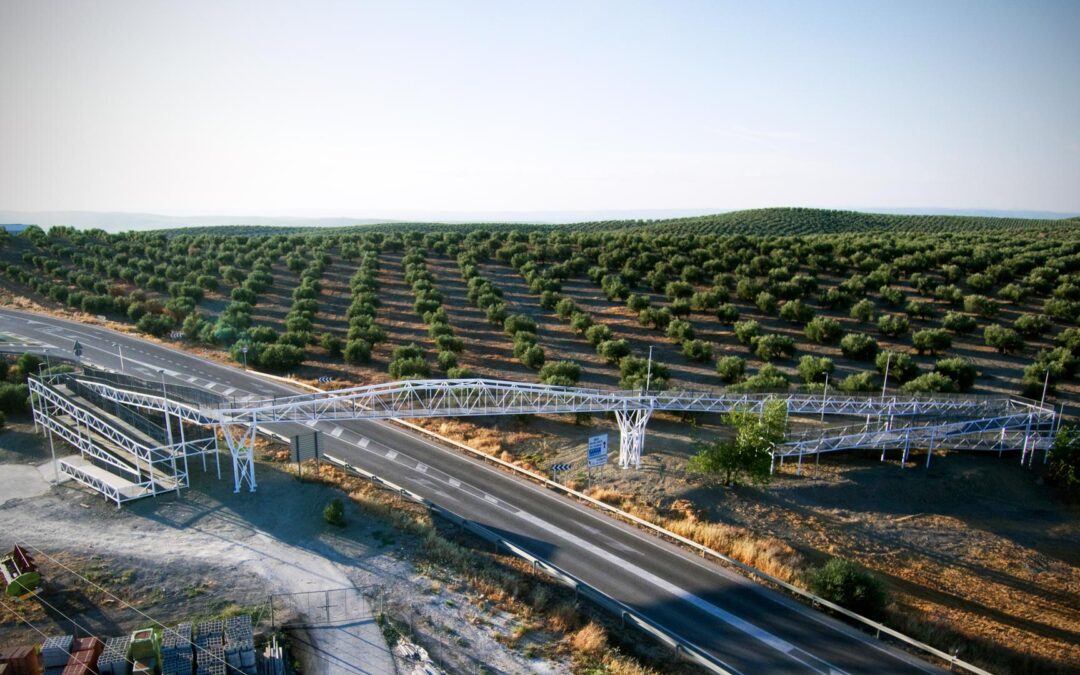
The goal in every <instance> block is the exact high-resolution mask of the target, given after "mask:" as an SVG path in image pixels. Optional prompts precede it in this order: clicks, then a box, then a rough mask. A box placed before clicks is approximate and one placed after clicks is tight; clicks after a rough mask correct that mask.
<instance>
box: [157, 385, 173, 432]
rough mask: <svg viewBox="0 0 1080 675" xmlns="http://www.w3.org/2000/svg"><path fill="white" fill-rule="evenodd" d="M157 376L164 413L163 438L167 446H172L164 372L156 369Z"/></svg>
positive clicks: (167, 393)
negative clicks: (166, 441)
mask: <svg viewBox="0 0 1080 675" xmlns="http://www.w3.org/2000/svg"><path fill="white" fill-rule="evenodd" d="M158 374H159V375H161V398H162V400H163V404H162V406H161V407H162V408H163V409H164V411H165V437H166V438H167V439H169V445H170V446H172V444H173V438H172V423H171V422H169V392H168V391H167V390H166V389H165V371H164V370H163V369H161V368H158Z"/></svg>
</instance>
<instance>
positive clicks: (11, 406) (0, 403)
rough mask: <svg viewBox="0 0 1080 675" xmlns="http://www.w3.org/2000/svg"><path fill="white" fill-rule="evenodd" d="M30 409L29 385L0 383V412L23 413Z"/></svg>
mask: <svg viewBox="0 0 1080 675" xmlns="http://www.w3.org/2000/svg"><path fill="white" fill-rule="evenodd" d="M29 410H30V387H28V386H27V385H25V384H16V383H12V382H4V383H2V384H0V412H5V413H8V414H9V415H10V414H15V413H25V412H27V411H29Z"/></svg>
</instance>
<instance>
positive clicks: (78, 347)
mask: <svg viewBox="0 0 1080 675" xmlns="http://www.w3.org/2000/svg"><path fill="white" fill-rule="evenodd" d="M71 351H73V352H74V353H75V358H77V359H78V358H82V345H81V344H79V341H78V340H76V341H75V346H74V347H72V348H71Z"/></svg>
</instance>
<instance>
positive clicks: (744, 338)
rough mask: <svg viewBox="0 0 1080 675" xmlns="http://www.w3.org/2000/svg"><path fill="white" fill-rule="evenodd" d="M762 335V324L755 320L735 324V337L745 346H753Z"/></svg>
mask: <svg viewBox="0 0 1080 675" xmlns="http://www.w3.org/2000/svg"><path fill="white" fill-rule="evenodd" d="M760 335H761V324H759V323H758V322H757V321H754V320H753V319H747V320H745V321H736V322H735V337H736V338H738V340H739V342H741V343H743V344H744V345H752V344H753V343H754V341H755V340H756V339H757V338H758V336H760Z"/></svg>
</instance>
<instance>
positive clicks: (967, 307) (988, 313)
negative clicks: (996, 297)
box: [964, 295, 998, 317]
mask: <svg viewBox="0 0 1080 675" xmlns="http://www.w3.org/2000/svg"><path fill="white" fill-rule="evenodd" d="M964 311H965V312H969V313H971V314H978V315H979V316H985V317H992V316H996V315H997V313H998V304H997V303H996V302H994V301H993V300H991V299H990V298H988V297H986V296H985V295H966V296H964Z"/></svg>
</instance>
